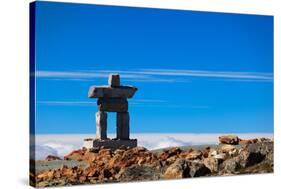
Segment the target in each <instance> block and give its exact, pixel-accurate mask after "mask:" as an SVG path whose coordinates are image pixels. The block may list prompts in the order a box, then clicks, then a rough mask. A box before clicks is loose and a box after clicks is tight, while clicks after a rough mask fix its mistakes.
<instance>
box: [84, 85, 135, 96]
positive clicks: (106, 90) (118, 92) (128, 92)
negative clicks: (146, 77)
mask: <svg viewBox="0 0 281 189" xmlns="http://www.w3.org/2000/svg"><path fill="white" fill-rule="evenodd" d="M137 90H138V89H137V88H136V87H132V86H119V87H115V88H110V87H107V86H104V87H95V86H92V87H90V89H89V92H88V97H89V98H103V97H106V98H132V97H133V96H134V94H135V92H136V91H137Z"/></svg>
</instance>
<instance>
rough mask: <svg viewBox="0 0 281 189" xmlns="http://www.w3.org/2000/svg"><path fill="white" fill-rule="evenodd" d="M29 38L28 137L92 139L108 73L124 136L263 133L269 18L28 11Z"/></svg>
mask: <svg viewBox="0 0 281 189" xmlns="http://www.w3.org/2000/svg"><path fill="white" fill-rule="evenodd" d="M35 29H36V33H35V35H36V73H35V74H36V133H40V134H51V133H52V134H54V133H58V134H64V133H94V132H95V112H96V111H97V107H96V100H95V99H89V98H88V97H87V93H88V89H89V87H90V86H92V85H105V84H107V77H108V74H109V73H119V74H121V82H122V84H124V85H134V86H136V87H137V88H138V89H139V90H138V91H137V93H136V95H135V96H134V98H132V99H130V100H129V112H130V115H131V132H133V133H144V132H145V133H151V132H157V133H187V132H190V133H218V132H221V133H222V132H223V133H227V132H229V133H232V132H236V133H237V132H244V133H247V132H273V17H272V16H258V15H242V14H224V13H208V12H194V11H179V10H163V9H162V10H161V9H146V8H128V7H117V6H96V5H87V4H69V3H68V4H67V3H53V2H52V3H51V2H37V4H36V25H35ZM108 121H109V125H108V132H110V133H113V132H115V114H114V113H111V114H110V115H109V120H108Z"/></svg>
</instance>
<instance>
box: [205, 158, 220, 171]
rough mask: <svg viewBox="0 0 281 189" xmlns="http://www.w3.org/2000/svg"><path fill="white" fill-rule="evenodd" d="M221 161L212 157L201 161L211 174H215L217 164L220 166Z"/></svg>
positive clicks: (217, 167)
mask: <svg viewBox="0 0 281 189" xmlns="http://www.w3.org/2000/svg"><path fill="white" fill-rule="evenodd" d="M220 162H221V160H220V159H216V158H214V157H208V158H205V159H204V160H203V163H204V165H205V166H206V167H207V168H208V169H210V171H211V172H212V173H216V172H218V171H219V164H220Z"/></svg>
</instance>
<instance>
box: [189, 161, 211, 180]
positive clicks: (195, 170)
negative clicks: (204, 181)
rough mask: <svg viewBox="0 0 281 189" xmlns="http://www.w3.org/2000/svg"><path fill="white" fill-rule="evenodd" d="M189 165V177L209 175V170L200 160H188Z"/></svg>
mask: <svg viewBox="0 0 281 189" xmlns="http://www.w3.org/2000/svg"><path fill="white" fill-rule="evenodd" d="M188 166H189V169H190V171H189V175H190V177H201V176H206V175H210V173H211V170H210V169H209V168H207V167H206V166H205V165H204V163H203V162H201V161H196V160H195V161H189V162H188Z"/></svg>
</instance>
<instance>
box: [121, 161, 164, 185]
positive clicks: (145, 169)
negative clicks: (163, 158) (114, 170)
mask: <svg viewBox="0 0 281 189" xmlns="http://www.w3.org/2000/svg"><path fill="white" fill-rule="evenodd" d="M160 175H161V173H160V170H158V169H155V168H154V167H151V166H145V165H142V166H139V165H133V166H131V167H129V168H127V169H124V170H123V171H121V173H120V174H119V175H118V176H117V178H118V180H119V181H122V182H128V181H149V180H159V179H160Z"/></svg>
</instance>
